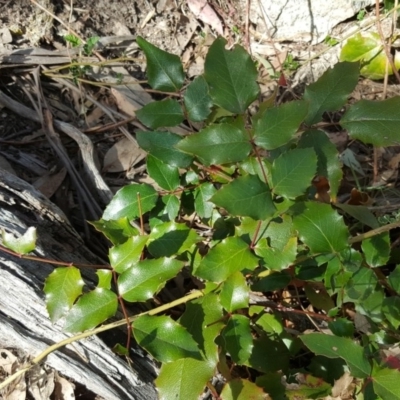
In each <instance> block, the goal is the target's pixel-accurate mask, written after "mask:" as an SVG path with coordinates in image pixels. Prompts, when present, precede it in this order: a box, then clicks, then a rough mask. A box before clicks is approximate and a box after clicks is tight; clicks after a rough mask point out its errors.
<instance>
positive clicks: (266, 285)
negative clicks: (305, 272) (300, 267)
mask: <svg viewBox="0 0 400 400" xmlns="http://www.w3.org/2000/svg"><path fill="white" fill-rule="evenodd" d="M291 280H292V279H291V277H290V275H289V274H288V273H286V272H274V273H270V274H269V275H267V276H265V277H263V278H261V279H259V280H258V281H256V282H255V283H254V284H253V285H252V286H251V289H252V290H253V291H256V292H273V291H275V290H279V289H283V288H285V287H286V286H287V285H289V282H290V281H291Z"/></svg>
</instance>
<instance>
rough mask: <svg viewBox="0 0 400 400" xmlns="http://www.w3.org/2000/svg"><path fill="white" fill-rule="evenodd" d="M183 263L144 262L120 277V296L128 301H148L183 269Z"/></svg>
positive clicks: (140, 262) (167, 260) (167, 259)
mask: <svg viewBox="0 0 400 400" xmlns="http://www.w3.org/2000/svg"><path fill="white" fill-rule="evenodd" d="M182 267H183V262H181V261H177V260H175V259H172V258H161V259H157V260H143V261H139V262H138V263H136V265H134V266H132V267H131V268H129V269H127V270H125V271H124V272H123V273H122V274H121V275H120V276H119V277H118V290H119V294H120V295H121V296H122V298H123V299H124V300H126V301H130V302H135V301H146V300H148V299H151V298H152V297H153V295H154V294H156V293H158V292H159V291H160V290H161V289H162V288H163V287H164V286H165V283H166V282H167V281H168V280H170V279H172V278H174V277H175V276H176V275H177V273H178V272H179V271H180V270H181V269H182Z"/></svg>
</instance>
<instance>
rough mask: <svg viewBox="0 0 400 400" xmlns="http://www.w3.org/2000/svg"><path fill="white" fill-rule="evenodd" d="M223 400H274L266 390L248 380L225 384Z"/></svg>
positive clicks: (222, 393) (222, 394) (237, 380)
mask: <svg viewBox="0 0 400 400" xmlns="http://www.w3.org/2000/svg"><path fill="white" fill-rule="evenodd" d="M221 400H272V399H271V397H270V396H269V395H268V394H267V393H265V392H264V390H263V389H262V388H261V387H259V386H257V385H256V384H255V383H253V382H250V381H248V380H247V379H239V378H237V379H234V380H231V381H229V382H228V383H227V384H225V386H224V388H223V389H222V392H221Z"/></svg>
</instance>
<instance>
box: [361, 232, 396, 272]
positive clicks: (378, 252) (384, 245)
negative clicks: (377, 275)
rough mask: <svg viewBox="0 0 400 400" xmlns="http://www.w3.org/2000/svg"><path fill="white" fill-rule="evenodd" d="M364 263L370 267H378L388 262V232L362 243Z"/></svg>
mask: <svg viewBox="0 0 400 400" xmlns="http://www.w3.org/2000/svg"><path fill="white" fill-rule="evenodd" d="M361 248H362V250H363V253H364V256H365V261H366V263H367V264H368V265H369V266H370V267H372V268H375V267H380V266H382V265H385V264H386V263H387V262H388V261H389V257H390V237H389V232H383V233H381V234H379V235H376V236H373V237H371V238H368V239H365V240H363V241H362V244H361Z"/></svg>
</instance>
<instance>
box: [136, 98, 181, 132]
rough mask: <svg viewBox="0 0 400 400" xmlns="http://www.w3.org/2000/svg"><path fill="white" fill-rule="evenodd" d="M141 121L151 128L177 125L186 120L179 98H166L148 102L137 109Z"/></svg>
mask: <svg viewBox="0 0 400 400" xmlns="http://www.w3.org/2000/svg"><path fill="white" fill-rule="evenodd" d="M136 116H137V117H138V119H139V121H140V122H142V123H143V124H144V125H146V126H148V127H149V128H151V129H157V128H160V127H162V126H177V125H179V124H180V123H181V122H182V121H183V120H184V118H185V117H184V114H183V111H182V107H181V105H180V104H179V102H178V101H177V100H174V99H166V100H161V101H154V102H152V103H149V104H146V105H145V106H143V107H142V108H140V109H139V110H137V111H136Z"/></svg>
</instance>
